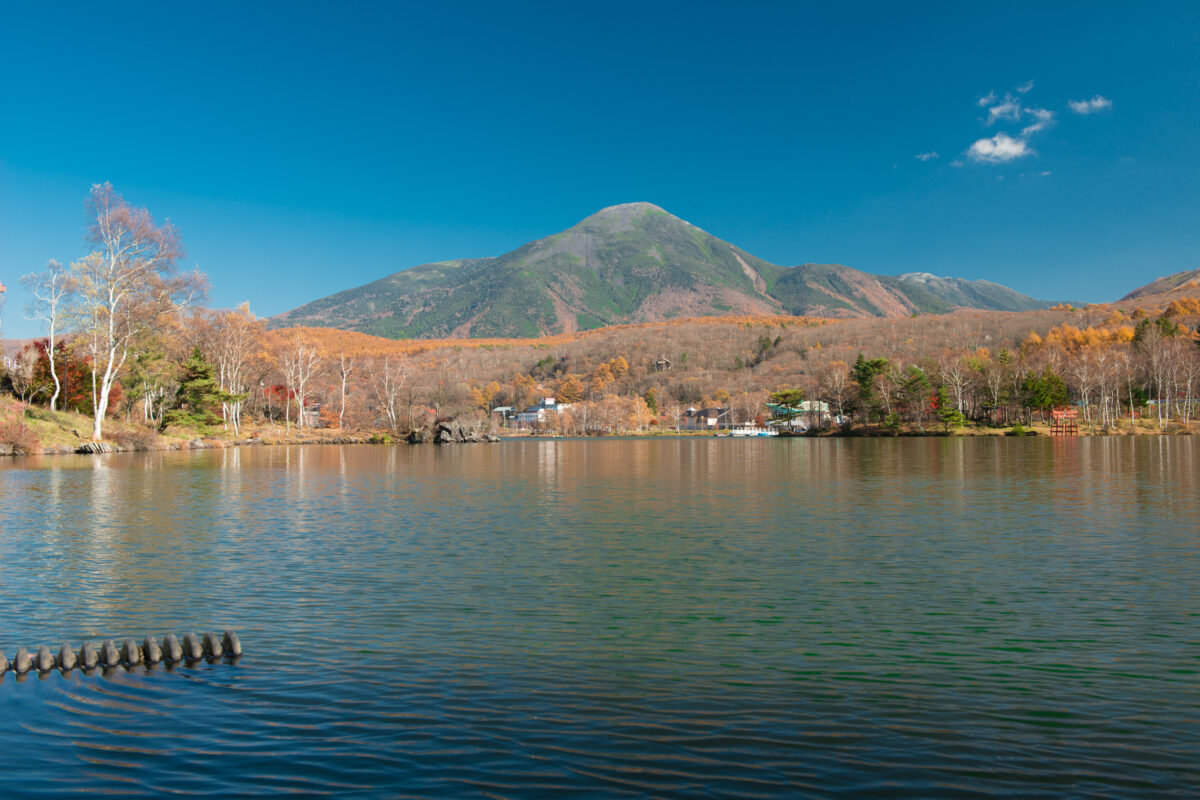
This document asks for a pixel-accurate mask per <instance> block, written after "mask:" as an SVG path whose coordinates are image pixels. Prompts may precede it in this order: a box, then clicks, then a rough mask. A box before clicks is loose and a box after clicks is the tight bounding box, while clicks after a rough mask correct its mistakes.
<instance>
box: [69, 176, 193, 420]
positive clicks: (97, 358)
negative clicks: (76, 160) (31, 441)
mask: <svg viewBox="0 0 1200 800" xmlns="http://www.w3.org/2000/svg"><path fill="white" fill-rule="evenodd" d="M88 212H89V217H90V220H89V224H88V241H89V242H90V243H91V244H93V245H95V246H96V247H97V249H96V250H95V251H94V252H92V253H91V254H89V255H88V256H86V257H84V258H83V259H81V260H79V261H77V262H75V263H74V264H72V265H71V271H72V277H73V279H74V281H75V285H76V287H77V290H76V292H75V297H76V304H75V305H76V308H75V314H74V315H75V319H76V322H77V324H78V326H79V328H80V330H81V332H82V333H83V339H84V342H85V345H86V347H87V349H88V350H89V355H90V356H91V359H92V360H91V364H92V414H93V417H94V420H95V421H94V423H93V427H92V439H93V440H95V441H99V440H100V438H101V436H102V434H103V424H104V415H105V414H106V413H107V412H108V398H109V394H110V392H111V391H112V387H113V384H114V383H116V380H117V377H118V376H119V374H120V372H121V368H122V367H123V366H124V365H125V361H126V359H127V358H128V357H129V353H130V349H131V348H132V347H134V346H135V344H136V342H137V340H138V338H139V337H141V336H143V335H144V334H146V333H149V332H151V331H152V330H153V329H154V327H155V326H156V325H157V324H158V322H159V321H160V320H161V319H162V318H163V317H165V316H166V315H167V314H168V313H169V312H171V311H173V310H175V309H176V308H177V307H178V306H180V305H183V304H186V303H187V302H189V301H190V300H191V299H193V298H194V297H195V296H197V295H198V294H200V293H201V292H202V289H203V279H202V278H201V277H200V276H199V274H198V273H194V274H191V275H183V276H180V275H177V274H176V272H175V262H176V261H177V260H178V259H179V258H180V257H182V255H183V249H182V246H181V244H180V240H179V233H178V232H177V231H176V230H175V228H174V227H173V226H172V225H171V224H170V223H169V222H167V223H164V224H163V225H161V226H159V225H156V224H155V223H154V219H153V217H151V216H150V212H149V211H147V210H146V209H144V208H134V207H133V206H131V205H129V204H128V203H127V202H125V200H124V199H122V198H121V196H120V195H119V194H117V193H116V192H115V191H113V188H112V184H108V183H105V184H96V185H95V186H93V187H92V191H91V194H90V195H89V197H88Z"/></svg>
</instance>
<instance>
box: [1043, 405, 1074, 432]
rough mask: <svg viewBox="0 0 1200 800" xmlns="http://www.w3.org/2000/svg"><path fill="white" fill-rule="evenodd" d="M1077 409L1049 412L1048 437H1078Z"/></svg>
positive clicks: (1057, 409)
mask: <svg viewBox="0 0 1200 800" xmlns="http://www.w3.org/2000/svg"><path fill="white" fill-rule="evenodd" d="M1078 418H1079V409H1077V408H1056V409H1054V410H1053V411H1051V412H1050V435H1051V436H1078V435H1079V422H1078Z"/></svg>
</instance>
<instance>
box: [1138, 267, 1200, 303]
mask: <svg viewBox="0 0 1200 800" xmlns="http://www.w3.org/2000/svg"><path fill="white" fill-rule="evenodd" d="M1183 295H1188V296H1194V295H1200V269H1193V270H1187V271H1185V272H1176V273H1175V274H1174V275H1168V276H1166V277H1165V278H1159V279H1158V280H1155V281H1151V282H1150V283H1147V284H1146V285H1145V286H1142V287H1141V288H1138V289H1134V290H1133V291H1132V292H1130V293H1129V294H1127V295H1125V296H1124V297H1122V298H1121V300H1122V301H1124V300H1145V299H1148V298H1151V297H1153V298H1155V299H1161V298H1164V297H1169V298H1175V297H1179V296H1183Z"/></svg>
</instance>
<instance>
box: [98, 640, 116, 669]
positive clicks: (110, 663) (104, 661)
mask: <svg viewBox="0 0 1200 800" xmlns="http://www.w3.org/2000/svg"><path fill="white" fill-rule="evenodd" d="M120 663H121V654H120V653H118V652H117V646H116V645H115V644H113V643H112V639H105V640H104V644H102V645H100V664H101V665H102V666H105V667H115V666H117V665H119V664H120Z"/></svg>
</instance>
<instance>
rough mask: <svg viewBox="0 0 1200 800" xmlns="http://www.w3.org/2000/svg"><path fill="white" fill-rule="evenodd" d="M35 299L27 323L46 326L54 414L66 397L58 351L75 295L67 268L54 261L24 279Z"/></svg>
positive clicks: (23, 282)
mask: <svg viewBox="0 0 1200 800" xmlns="http://www.w3.org/2000/svg"><path fill="white" fill-rule="evenodd" d="M21 284H22V285H24V287H25V289H26V291H28V292H29V293H30V294H31V295H32V296H33V299H32V300H30V301H29V304H28V305H27V306H26V307H25V313H26V319H31V320H41V321H42V322H44V323H46V333H47V346H46V359H47V360H48V361H49V362H50V378H51V380H53V381H54V392H53V393H52V394H51V395H50V410H51V411H56V410H57V409H58V396H59V395H60V394H62V381H61V380H59V377H58V365H57V363H56V361H57V354H56V353H55V351H54V346H55V344H56V338H57V335H58V327H59V325H60V324H62V314H63V307H64V305H65V304H66V300H67V296H68V295H69V294H70V292H71V287H72V285H73V282H72V280H71V275H70V274H69V273H68V272H67V270H66V269H64V268H63V265H62V264H60V263H58V262H57V261H55V260H53V259H51V260H50V261H48V262H47V263H46V271H45V272H36V273H34V272H31V273H30V274H28V275H25V276H24V277H22V278H21Z"/></svg>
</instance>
